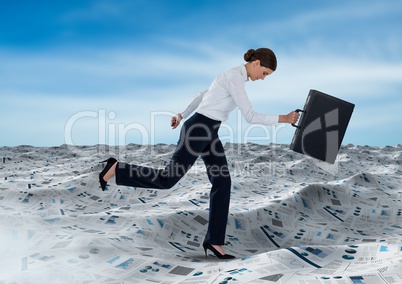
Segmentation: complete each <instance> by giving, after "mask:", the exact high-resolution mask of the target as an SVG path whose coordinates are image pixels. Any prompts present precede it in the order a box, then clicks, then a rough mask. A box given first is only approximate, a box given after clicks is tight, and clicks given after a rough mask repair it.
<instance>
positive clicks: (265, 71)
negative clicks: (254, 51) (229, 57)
mask: <svg viewBox="0 0 402 284" xmlns="http://www.w3.org/2000/svg"><path fill="white" fill-rule="evenodd" d="M273 72H274V71H273V70H272V69H270V68H267V67H264V66H261V64H260V61H259V60H255V61H253V62H250V68H249V70H248V72H247V73H248V74H247V75H248V77H249V78H250V80H251V81H257V80H264V79H265V77H267V76H268V75H271V74H272V73H273Z"/></svg>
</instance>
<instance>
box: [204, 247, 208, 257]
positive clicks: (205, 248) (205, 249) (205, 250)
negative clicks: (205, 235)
mask: <svg viewBox="0 0 402 284" xmlns="http://www.w3.org/2000/svg"><path fill="white" fill-rule="evenodd" d="M203 247H204V252H205V258H208V254H207V247H206V246H205V245H203Z"/></svg>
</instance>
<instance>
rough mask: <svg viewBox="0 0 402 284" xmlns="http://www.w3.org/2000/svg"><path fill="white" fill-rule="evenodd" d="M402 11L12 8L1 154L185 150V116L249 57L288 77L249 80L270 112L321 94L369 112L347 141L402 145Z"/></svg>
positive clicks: (271, 5)
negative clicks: (251, 52) (53, 149)
mask: <svg viewBox="0 0 402 284" xmlns="http://www.w3.org/2000/svg"><path fill="white" fill-rule="evenodd" d="M401 16H402V2H400V1H396V0H395V1H391V0H388V1H387V0H386V1H370V0H364V1H345V0H341V1H272V0H271V1H268V0H264V1H236V0H230V1H229V0H228V1H226V0H224V1H216V0H215V1H196V0H192V1H174V0H173V1H161V0H157V1H102V0H99V1H85V0H82V1H78V0H77V1H2V2H1V3H0V19H1V20H0V21H1V25H0V62H1V64H0V102H1V110H2V111H1V112H0V118H1V125H0V132H1V133H2V135H1V138H0V139H1V140H0V146H16V145H34V146H58V145H61V144H64V143H74V144H78V145H94V144H98V143H107V144H110V145H124V144H128V143H145V144H149V143H150V144H154V143H168V144H170V143H176V141H177V138H178V130H171V129H170V127H169V122H170V116H171V114H174V113H177V112H180V111H182V110H184V109H185V107H186V106H187V104H188V103H189V102H190V101H191V99H192V97H193V96H194V95H196V94H197V93H198V92H199V91H202V90H204V89H206V88H207V87H208V86H209V84H210V83H211V81H212V80H213V79H214V77H215V76H216V75H218V74H219V73H221V72H223V71H225V70H227V69H229V68H232V67H234V66H237V65H239V64H242V63H244V62H243V54H244V52H246V51H247V49H249V48H258V47H269V48H271V49H273V50H274V51H275V53H276V55H277V58H278V69H277V71H276V72H275V73H274V74H273V75H271V76H269V77H267V78H266V79H265V80H264V81H258V82H248V83H246V88H247V92H248V95H249V98H250V100H251V102H252V104H253V105H254V108H255V110H256V111H258V112H262V113H268V114H286V113H288V112H289V111H291V110H294V109H295V108H301V107H303V106H304V102H305V99H306V96H307V94H308V91H309V90H310V89H317V90H320V91H322V92H325V93H328V94H331V95H334V96H336V97H339V98H342V99H344V100H347V101H350V102H353V103H355V104H356V107H355V111H354V113H353V116H352V119H351V122H350V124H349V128H348V130H347V133H346V135H345V138H344V140H343V144H347V143H352V144H356V145H375V146H385V145H396V144H401V142H402V126H401V122H400V118H401V114H400V111H401V109H402V56H401V54H402V36H401V33H400V31H401V30H402V20H401ZM293 133H294V128H293V127H291V126H289V125H287V126H285V125H280V126H279V127H276V128H263V127H258V126H250V125H248V124H247V123H246V122H245V121H244V120H243V119H242V118H241V116H240V114H239V113H238V112H237V111H234V112H233V113H232V114H231V116H230V119H229V121H227V122H226V123H225V127H223V128H222V130H221V137H222V140H223V142H236V143H243V142H247V141H250V142H256V143H270V142H274V143H285V144H289V143H290V141H291V139H292V136H293Z"/></svg>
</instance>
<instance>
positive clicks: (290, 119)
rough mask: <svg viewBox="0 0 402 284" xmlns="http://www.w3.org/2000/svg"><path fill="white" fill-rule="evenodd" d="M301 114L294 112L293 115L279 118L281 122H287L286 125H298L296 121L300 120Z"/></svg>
mask: <svg viewBox="0 0 402 284" xmlns="http://www.w3.org/2000/svg"><path fill="white" fill-rule="evenodd" d="M299 117H300V114H299V113H298V112H295V111H292V112H291V113H289V114H287V115H280V116H279V122H285V123H291V124H292V123H296V121H297V120H298V119H299Z"/></svg>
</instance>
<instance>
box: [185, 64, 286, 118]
mask: <svg viewBox="0 0 402 284" xmlns="http://www.w3.org/2000/svg"><path fill="white" fill-rule="evenodd" d="M246 81H248V78H247V71H246V67H245V66H244V65H243V64H242V65H240V66H238V67H235V68H232V69H230V70H228V71H226V72H224V73H222V74H220V75H219V76H218V77H216V78H215V80H214V81H213V82H212V84H211V86H209V88H208V90H205V91H203V92H201V93H199V94H198V95H196V96H195V97H194V99H193V101H192V102H191V103H190V104H189V105H188V107H187V108H186V110H184V111H183V112H182V113H181V115H182V116H183V118H187V117H188V116H189V115H190V114H191V113H192V112H193V111H195V110H196V112H198V113H200V114H202V115H204V116H206V117H208V118H211V119H214V120H219V121H226V120H227V119H228V117H229V113H230V112H231V111H233V110H234V109H235V108H236V107H238V108H239V109H240V111H241V113H242V115H243V116H244V118H245V119H246V121H247V122H248V123H251V124H263V125H273V124H276V123H278V119H279V116H278V115H266V114H260V113H256V112H254V110H253V107H252V105H251V103H250V100H249V99H248V96H247V93H246V89H245V82H246Z"/></svg>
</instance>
